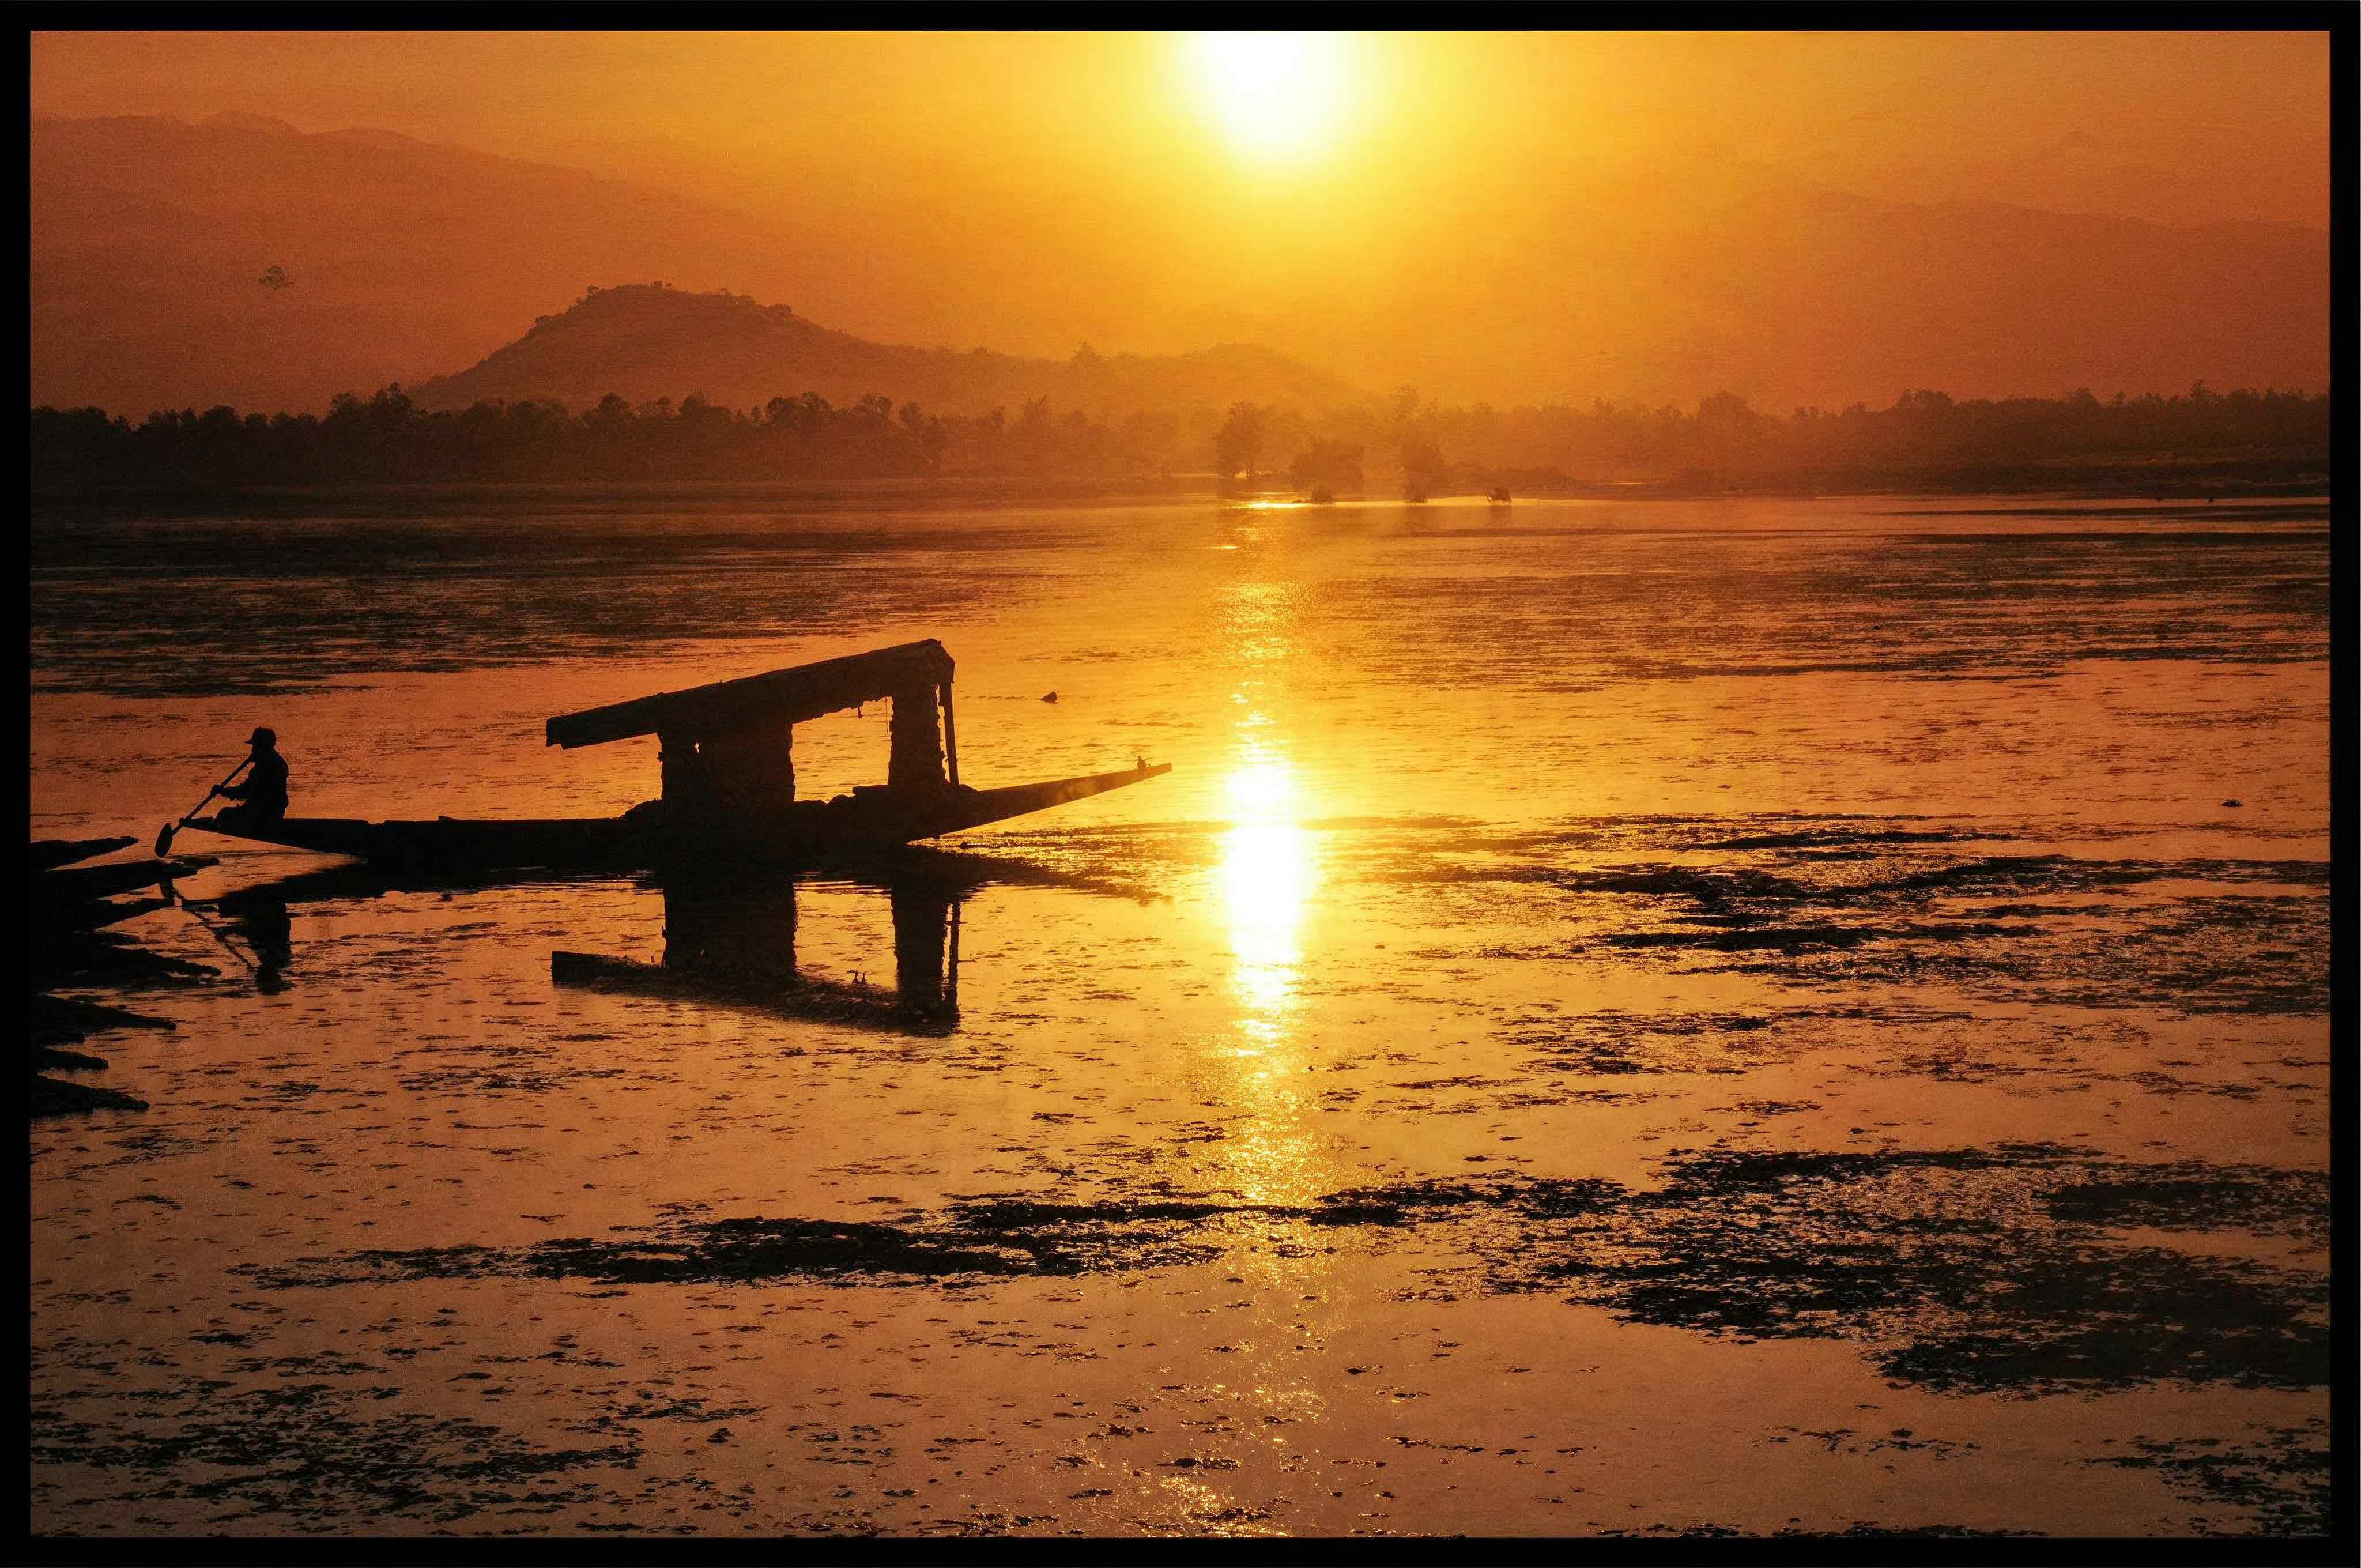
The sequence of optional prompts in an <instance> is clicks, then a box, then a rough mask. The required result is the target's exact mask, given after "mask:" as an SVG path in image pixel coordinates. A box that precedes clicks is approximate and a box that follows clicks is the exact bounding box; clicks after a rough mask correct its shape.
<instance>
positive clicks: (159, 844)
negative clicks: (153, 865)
mask: <svg viewBox="0 0 2361 1568" xmlns="http://www.w3.org/2000/svg"><path fill="white" fill-rule="evenodd" d="M171 849H172V824H170V823H169V822H167V823H165V824H164V826H162V827H161V828H158V829H156V853H157V854H158V855H159V857H160V856H163V855H167V854H170V852H171Z"/></svg>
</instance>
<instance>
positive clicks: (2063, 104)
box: [31, 32, 2329, 390]
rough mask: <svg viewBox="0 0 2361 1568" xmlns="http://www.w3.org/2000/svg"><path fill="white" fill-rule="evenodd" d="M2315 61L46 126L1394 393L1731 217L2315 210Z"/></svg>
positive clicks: (870, 315)
mask: <svg viewBox="0 0 2361 1568" xmlns="http://www.w3.org/2000/svg"><path fill="white" fill-rule="evenodd" d="M2328 69H2329V60H2328V47H2327V35H2326V34H2325V33H2318V34H2266V33H2219V32H2214V33H2199V32H2189V33H2163V34H2158V33H2108V32H2088V33H2052V34H2040V33H1974V34H1963V33H1851V34H1817V33H1777V34H1750V33H1709V34H1668V33H1628V34H1583V33H1576V34H1556V35H1543V34H1480V35H1448V34H1446V35H1356V36H1338V35H1326V36H1317V37H1313V38H1308V39H1299V40H1297V41H1295V42H1293V43H1291V44H1275V43H1272V42H1271V41H1269V36H1268V35H1262V36H1259V38H1258V40H1257V41H1254V42H1250V43H1247V44H1245V45H1234V44H1224V43H1222V42H1221V41H1220V40H1213V41H1211V42H1209V41H1208V40H1206V39H1204V38H1195V37H1189V36H1175V35H1145V34H972V35H971V34H919V35H900V34H859V33H839V34H785V35H783V34H768V33H741V34H665V33H643V34H602V33H569V32H554V33H522V34H502V33H439V34H432V33H430V34H359V33H348V34H333V33H279V34H273V33H192V34H141V33H46V34H39V35H36V37H35V38H34V39H33V42H32V79H31V106H32V111H33V113H34V114H35V115H66V116H87V115H174V116H179V117H183V118H191V119H200V118H203V117H204V116H207V115H212V114H214V113H217V112H219V111H222V110H225V109H226V110H238V111H244V112H248V113H254V114H260V115H271V116H276V117H279V118H282V119H285V120H287V121H289V122H291V124H293V125H294V126H296V127H297V128H298V129H300V130H303V131H307V132H316V131H324V130H333V129H340V128H344V127H349V126H368V127H378V128H384V129H390V130H394V131H400V132H403V133H406V134H408V135H411V136H413V137H421V138H424V139H429V140H434V141H442V142H450V143H456V144H460V145H464V146H467V147H471V148H478V149H481V150H484V151H489V152H494V153H500V154H505V155H509V156H513V157H521V158H527V159H540V160H546V161H551V162H557V163H564V164H568V165H573V166H577V167H581V168H587V169H592V170H598V171H602V172H608V173H612V174H616V175H620V176H622V177H626V178H631V179H633V180H638V181H648V182H653V183H659V184H662V185H664V187H666V188H668V189H670V190H673V191H675V192H683V193H686V194H692V195H695V196H697V197H699V198H701V199H705V200H708V201H711V202H715V203H724V204H727V205H729V206H730V207H732V208H736V209H739V210H741V211H744V212H747V213H750V214H754V215H756V216H764V215H771V216H775V217H778V218H781V219H792V220H793V221H794V222H795V223H796V224H798V225H804V226H806V227H807V228H810V229H817V230H819V231H823V232H825V233H827V234H829V235H833V236H840V237H843V238H846V239H848V240H849V241H857V242H858V243H860V244H863V245H869V246H873V247H879V248H880V249H881V250H890V252H891V253H892V254H893V255H894V256H895V258H897V259H898V260H899V261H900V262H902V263H903V265H900V266H898V267H895V268H893V269H881V281H880V283H879V284H878V286H877V289H876V291H875V292H874V294H873V297H868V298H863V297H860V296H859V295H858V294H857V293H855V294H852V295H839V296H836V297H831V298H830V299H829V300H828V301H827V303H828V305H829V308H830V309H832V310H833V311H834V312H835V313H836V320H835V321H834V323H833V324H840V325H843V326H846V327H847V328H848V329H850V330H854V331H859V332H862V333H863V334H867V335H872V336H885V337H889V338H894V339H897V340H902V341H917V342H924V343H935V342H939V343H950V344H954V345H972V344H978V343H988V344H991V345H995V346H1000V347H1005V348H1009V349H1012V350H1016V351H1019V352H1033V353H1059V354H1062V353H1066V352H1070V351H1071V349H1072V347H1073V345H1075V344H1076V343H1078V342H1081V341H1083V340H1085V339H1089V340H1093V341H1094V342H1095V343H1097V345H1099V346H1100V347H1102V348H1104V349H1122V348H1133V349H1141V350H1154V351H1171V350H1179V349H1185V348H1190V347H1194V346H1200V345H1202V344H1204V343H1206V342H1208V341H1213V340H1214V339H1216V338H1239V337H1248V336H1253V337H1259V338H1261V339H1263V340H1265V341H1268V342H1272V343H1273V344H1274V345H1278V346H1282V347H1286V348H1288V349H1290V351H1293V352H1297V353H1301V354H1305V355H1307V356H1312V357H1313V358H1315V359H1324V360H1325V361H1326V362H1327V363H1329V364H1332V365H1334V366H1335V367H1338V368H1340V369H1342V370H1344V371H1345V372H1346V373H1347V374H1360V375H1372V376H1383V375H1385V374H1387V373H1388V371H1389V368H1390V367H1394V366H1395V365H1396V364H1397V363H1399V364H1400V366H1402V367H1408V368H1406V369H1405V370H1404V371H1403V373H1405V374H1407V373H1413V372H1414V371H1415V368H1416V366H1417V364H1418V363H1419V362H1420V361H1419V360H1418V356H1417V354H1416V353H1414V352H1412V351H1411V350H1410V349H1407V348H1405V349H1403V350H1401V351H1400V352H1399V353H1395V354H1394V355H1393V357H1392V358H1387V357H1386V356H1385V355H1383V354H1377V353H1375V351H1374V350H1372V351H1371V352H1369V353H1363V352H1361V350H1362V349H1363V348H1364V347H1366V346H1367V344H1368V343H1369V342H1370V341H1372V339H1373V338H1374V336H1376V335H1381V334H1379V333H1378V329H1377V328H1374V327H1373V326H1372V325H1371V323H1382V322H1383V321H1385V320H1386V318H1387V315H1388V313H1389V311H1396V312H1399V313H1401V314H1403V315H1405V316H1415V317H1417V318H1418V319H1419V320H1421V321H1422V322H1436V321H1438V320H1439V318H1446V317H1448V316H1449V315H1451V314H1452V313H1454V312H1455V311H1457V310H1459V309H1461V308H1463V306H1462V302H1464V308H1465V310H1466V312H1468V313H1469V325H1470V327H1471V330H1472V331H1473V334H1474V336H1475V337H1476V338H1479V339H1484V340H1485V341H1487V342H1488V343H1491V344H1494V345H1496V346H1494V347H1491V348H1488V349H1487V351H1486V352H1488V353H1489V354H1491V355H1493V356H1495V357H1496V358H1498V359H1499V360H1500V362H1501V364H1502V365H1503V366H1504V367H1505V368H1506V370H1507V371H1514V370H1515V369H1516V367H1515V366H1514V364H1513V363H1512V361H1513V359H1514V356H1515V352H1516V338H1517V334H1518V333H1519V332H1520V331H1521V330H1523V329H1522V328H1521V327H1520V325H1519V323H1518V322H1517V320H1516V313H1517V312H1518V311H1519V310H1520V308H1521V304H1520V302H1521V301H1524V300H1526V299H1528V298H1530V296H1531V295H1532V291H1533V289H1534V288H1535V287H1538V286H1540V285H1539V284H1538V283H1537V282H1536V281H1535V279H1537V278H1549V279H1554V278H1556V277H1558V276H1566V277H1576V275H1577V274H1580V273H1581V269H1583V268H1584V267H1586V266H1589V267H1594V268H1595V267H1598V266H1602V265H1604V263H1602V262H1601V261H1600V260H1599V256H1600V255H1603V254H1607V253H1610V252H1611V253H1612V254H1613V255H1615V256H1616V257H1617V258H1619V259H1618V260H1617V262H1616V265H1617V266H1618V267H1619V268H1620V269H1623V270H1624V272H1625V274H1626V275H1627V276H1628V274H1629V272H1630V270H1631V269H1634V268H1637V269H1646V270H1652V271H1653V270H1654V269H1661V270H1662V271H1663V273H1664V276H1665V277H1666V278H1671V277H1675V276H1676V275H1677V274H1678V273H1679V272H1680V270H1681V269H1683V268H1684V267H1685V266H1686V265H1687V264H1688V263H1689V261H1690V259H1691V256H1690V254H1689V253H1690V251H1691V250H1693V249H1695V247H1699V246H1704V245H1708V244H1709V243H1716V241H1713V240H1710V239H1708V238H1707V237H1703V236H1709V235H1712V234H1713V233H1714V230H1715V225H1718V224H1719V223H1720V222H1721V219H1720V217H1719V214H1721V213H1722V212H1724V211H1725V210H1727V209H1728V207H1729V204H1730V203H1736V202H1741V201H1756V202H1762V201H1770V202H1774V203H1775V202H1779V201H1792V200H1796V199H1800V198H1801V197H1803V196H1804V195H1806V194H1807V193H1809V192H1821V191H1839V192H1853V193H1857V194H1861V195H1866V196H1871V197H1876V198H1882V199H1885V200H1890V201H1896V202H1909V203H1940V202H1948V201H1958V200H1981V201H1999V202H2007V203H2021V204H2024V205H2027V206H2034V207H2042V208H2048V209H2052V210H2056V211H2063V212H2080V213H2103V214H2117V215H2122V216H2128V217H2135V218H2140V219H2144V220H2147V221H2149V222H2153V223H2160V224H2168V225H2201V224H2210V223H2218V222H2223V221H2238V220H2264V221H2273V222H2288V223H2298V224H2303V225H2325V224H2326V222H2327V212H2328V177H2327V176H2328V165H2327V159H2328ZM1594 241H1596V242H1597V243H1596V244H1594ZM1831 264H1832V265H1843V264H1845V262H1844V258H1831ZM1852 264H1854V265H1860V266H1864V267H1869V266H1874V265H1876V260H1875V258H1856V260H1855V261H1854V262H1853V263H1852ZM1528 270H1532V273H1533V277H1531V278H1529V277H1528V276H1527V271H1528ZM889 275H890V279H891V280H892V281H889V280H887V278H888V276H889ZM914 276H915V277H917V278H919V279H922V280H924V279H928V278H931V279H932V280H933V281H932V282H931V283H921V284H917V285H914V284H913V283H912V282H911V281H910V280H911V279H912V278H913V277H914ZM609 281H623V280H622V279H613V280H609ZM1616 286H1617V287H1620V282H1619V283H1618V284H1617V285H1616ZM1607 287H1608V285H1607V284H1605V283H1590V282H1579V281H1577V282H1576V283H1575V284H1571V285H1569V289H1570V293H1569V294H1568V295H1567V298H1568V299H1572V300H1575V301H1577V302H1578V301H1579V300H1580V299H1581V298H1584V297H1588V296H1591V295H1598V294H1599V292H1600V291H1601V290H1603V289H1605V288H1607ZM1586 291H1587V293H1586ZM1658 292H1661V291H1658ZM1635 297H1639V298H1642V299H1644V298H1647V297H1653V296H1652V295H1651V294H1650V291H1649V290H1648V289H1646V288H1642V289H1641V290H1640V291H1639V292H1638V295H1637V296H1635ZM562 303H563V302H553V306H552V308H555V306H556V305H557V304H562ZM798 303H799V304H800V303H801V302H798ZM1557 304H1558V306H1559V308H1561V309H1564V308H1571V307H1569V306H1567V305H1566V302H1565V300H1559V301H1558V302H1557ZM1619 308H1623V307H1619ZM1629 308H1631V309H1640V308H1643V307H1642V306H1639V305H1633V306H1631V307H1629ZM1389 352H1390V351H1389ZM1430 358H1432V356H1430ZM1542 374H1543V370H1542V369H1541V368H1540V367H1536V368H1535V369H1534V370H1533V375H1534V376H1537V377H1538V376H1541V375H1542ZM1548 374H1550V375H1553V376H1555V375H1558V374H1559V372H1558V371H1556V370H1550V371H1549V372H1548ZM1508 379H1509V380H1510V381H1511V382H1514V381H1516V380H1518V379H1519V377H1518V376H1517V375H1513V374H1511V375H1509V376H1508ZM2041 389H2042V390H2050V389H2048V388H2046V387H2045V388H2041Z"/></svg>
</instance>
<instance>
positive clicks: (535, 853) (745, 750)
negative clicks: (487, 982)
mask: <svg viewBox="0 0 2361 1568" xmlns="http://www.w3.org/2000/svg"><path fill="white" fill-rule="evenodd" d="M951 671H952V663H951V656H950V653H949V652H946V651H945V650H944V648H943V645H942V644H941V643H940V642H938V641H934V640H933V639H931V638H929V639H928V640H927V641H922V642H907V643H904V644H902V645H900V646H898V647H894V648H882V649H878V650H876V651H875V652H868V653H858V654H854V655H852V656H851V657H849V658H843V659H829V660H823V661H821V662H820V663H812V664H801V665H797V666H796V667H794V668H791V669H785V670H774V671H771V672H770V673H768V674H760V675H750V676H746V677H744V678H743V679H740V680H733V681H718V682H715V683H714V684H712V685H703V686H696V687H693V688H691V689H689V690H686V691H678V692H661V693H658V694H657V695H656V696H648V697H641V698H638V699H636V700H633V701H631V702H620V703H615V704H612V705H610V706H609V707H596V708H589V709H587V710H585V711H583V712H580V713H569V714H561V715H559V716H558V717H557V718H552V719H550V720H549V721H548V724H547V726H546V736H547V743H548V744H550V745H553V746H562V747H565V748H566V749H567V750H572V749H574V748H576V747H579V746H595V745H600V744H603V743H605V742H607V741H609V740H629V739H631V738H633V737H637V736H642V735H654V736H656V737H657V739H658V741H659V743H660V745H661V747H662V751H661V753H660V757H659V762H660V765H661V767H662V771H663V773H662V776H663V794H662V795H661V796H660V797H659V798H658V799H655V800H652V801H648V802H645V803H644V804H642V805H640V806H633V807H632V808H631V810H629V811H627V812H625V813H623V814H622V815H621V816H620V817H545V818H539V819H498V818H468V817H434V818H431V819H420V820H388V821H381V822H372V821H367V820H363V819H359V818H354V817H284V818H281V819H280V820H279V821H276V822H267V821H250V820H245V819H242V818H241V817H239V816H238V815H236V814H235V813H232V814H229V815H228V816H227V817H223V816H214V817H196V818H194V819H192V821H190V823H189V824H188V826H189V827H192V828H203V829H204V830H205V831H207V832H211V833H218V834H221V835H223V836H225V837H227V838H232V839H249V840H252V841H254V842H257V843H264V844H283V845H286V846H288V847H290V848H293V849H299V850H316V851H318V852H320V853H323V854H330V855H350V856H353V857H355V858H356V859H359V860H364V861H371V862H375V863H379V864H384V865H389V866H396V867H400V868H402V869H404V870H408V871H413V872H425V871H442V872H451V871H467V870H474V871H489V870H506V869H523V868H527V867H539V868H544V869H548V870H553V871H558V870H607V871H663V870H667V869H681V868H717V867H726V866H736V865H741V864H745V863H749V862H752V863H755V864H761V865H767V866H798V865H826V864H829V863H830V862H831V861H844V860H857V859H860V858H862V857H864V856H873V855H874V854H876V853H877V852H878V851H880V850H890V849H893V848H895V847H896V846H899V845H904V844H908V843H911V842H913V841H915V840H917V839H933V838H939V837H940V836H941V835H943V834H946V833H958V832H961V831H963V830H965V829H967V828H980V827H983V825H985V824H986V823H991V822H1003V821H1005V820H1007V819H1008V818H1010V817H1023V816H1026V815H1027V814H1029V813H1031V812H1036V811H1046V810H1048V809H1049V807H1051V806H1063V805H1066V804H1067V803H1069V802H1071V801H1076V800H1082V799H1086V798H1087V797H1089V796H1091V795H1103V794H1104V793H1106V792H1107V791H1108V790H1113V789H1122V788H1124V787H1125V786H1126V785H1128V784H1138V783H1140V782H1142V781H1143V780H1146V779H1152V778H1155V777H1157V776H1158V775H1159V774H1161V773H1170V772H1171V771H1172V768H1171V764H1170V763H1169V762H1160V763H1158V764H1156V765H1154V766H1150V765H1149V764H1148V762H1146V760H1145V759H1142V760H1140V761H1139V762H1137V763H1136V764H1135V765H1134V766H1132V767H1130V768H1126V769H1123V770H1120V771H1118V772H1115V773H1083V774H1080V775H1077V776H1075V777H1072V778H1064V779H1050V780H1046V781H1044V782H1042V783H1039V784H1010V785H1006V786H1005V787H1002V788H999V789H983V790H980V789H972V788H969V787H967V786H965V785H963V784H961V783H960V782H959V751H958V729H957V722H956V718H955V717H954V713H953V709H952V707H951ZM886 700H890V701H891V702H892V703H893V713H892V719H891V723H890V726H889V734H890V736H891V742H890V743H891V746H892V752H891V756H890V758H889V761H888V764H887V769H886V782H885V783H884V784H876V785H863V786H860V787H857V788H855V789H854V790H853V791H852V792H851V794H849V795H838V796H836V797H835V798H834V799H832V800H797V799H796V798H795V762H794V755H793V751H792V738H793V732H794V726H796V724H799V723H803V722H806V721H807V720H810V719H814V718H820V717H822V716H824V715H826V714H829V713H836V712H840V711H842V710H843V709H846V708H850V707H860V706H862V705H864V704H867V703H873V702H880V701H886ZM938 713H939V716H940V719H941V728H940V729H939V730H938V729H937V723H936V721H937V717H938ZM947 769H948V772H947V771H946V770H947Z"/></svg>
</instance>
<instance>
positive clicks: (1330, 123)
mask: <svg viewBox="0 0 2361 1568" xmlns="http://www.w3.org/2000/svg"><path fill="white" fill-rule="evenodd" d="M1194 43H1195V50H1194V53H1195V60H1196V74H1197V81H1198V87H1199V90H1200V91H1201V92H1202V93H1203V94H1204V97H1205V102H1206V104H1207V106H1208V108H1209V109H1210V110H1211V112H1212V114H1213V119H1214V120H1215V121H1216V122H1217V123H1218V124H1219V125H1220V126H1221V127H1222V131H1223V133H1224V135H1225V136H1227V137H1229V139H1230V141H1231V142H1232V143H1233V144H1234V145H1235V146H1236V147H1237V148H1239V150H1241V151H1243V152H1246V153H1250V154H1252V155H1254V156H1256V157H1257V158H1267V159H1279V158H1287V157H1296V156H1301V155H1302V154H1304V153H1306V152H1309V151H1311V150H1312V149H1313V148H1316V147H1317V146H1318V145H1319V144H1320V143H1321V142H1322V141H1323V140H1325V139H1326V138H1327V137H1329V136H1331V135H1332V134H1334V131H1335V129H1336V127H1337V122H1338V121H1339V119H1340V118H1341V117H1342V113H1343V109H1344V104H1345V49H1344V44H1343V39H1342V38H1341V37H1340V36H1339V35H1337V34H1334V33H1200V34H1198V35H1197V36H1196V38H1195V39H1194Z"/></svg>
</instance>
